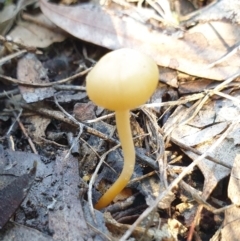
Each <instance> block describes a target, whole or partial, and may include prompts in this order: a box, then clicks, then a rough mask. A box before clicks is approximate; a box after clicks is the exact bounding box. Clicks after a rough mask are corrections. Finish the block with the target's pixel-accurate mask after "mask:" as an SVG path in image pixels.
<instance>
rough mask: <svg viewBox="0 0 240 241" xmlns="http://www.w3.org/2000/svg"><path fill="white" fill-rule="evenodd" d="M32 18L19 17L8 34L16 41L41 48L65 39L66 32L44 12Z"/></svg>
mask: <svg viewBox="0 0 240 241" xmlns="http://www.w3.org/2000/svg"><path fill="white" fill-rule="evenodd" d="M28 18H29V17H28ZM30 20H31V21H24V20H21V19H20V18H19V19H18V21H17V22H16V26H15V27H14V28H13V29H12V30H11V31H10V33H9V34H8V35H9V36H11V37H12V39H13V40H14V41H16V42H20V43H23V44H24V45H27V46H34V47H39V48H46V47H48V46H49V45H51V44H52V43H54V42H62V41H64V40H65V38H66V34H64V33H63V31H61V30H60V29H59V28H58V27H57V26H56V25H54V24H53V23H52V22H51V21H49V20H48V19H47V18H46V17H45V16H44V15H43V14H39V15H36V16H31V18H30Z"/></svg>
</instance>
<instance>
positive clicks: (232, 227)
mask: <svg viewBox="0 0 240 241" xmlns="http://www.w3.org/2000/svg"><path fill="white" fill-rule="evenodd" d="M204 2H206V6H205V5H202V3H203V1H187V0H186V1H184V0H181V1H170V0H169V1H167V0H164V1H151V0H146V1H143V2H142V1H137V2H134V1H102V2H101V3H99V2H97V1H91V2H87V3H80V2H79V3H76V1H66V0H63V1H61V3H52V2H47V1H46V0H41V1H39V2H38V3H37V2H34V1H25V0H19V1H18V2H17V4H15V3H11V4H9V5H8V6H5V5H4V6H3V9H2V10H1V12H0V34H1V36H0V67H1V68H0V80H1V82H0V87H1V88H0V89H1V93H0V100H1V112H0V133H1V142H0V213H1V215H0V240H4V241H9V240H19V241H21V240H53V241H54V240H64V241H65V240H69V241H75V240H80V241H81V240H104V241H105V240H110V241H111V240H120V241H124V240H144V241H148V240H156V241H166V240H169V241H170V240H188V241H191V240H219V241H220V240H222V241H223V240H238V237H239V235H240V234H239V229H238V228H237V227H238V219H239V216H240V212H239V200H240V193H239V177H238V176H239V174H238V173H239V165H240V162H239V160H240V159H239V153H240V148H239V146H240V88H239V87H240V84H239V76H240V71H239V54H238V50H239V41H240V36H239V33H240V31H239V28H240V27H239V19H240V17H239V9H240V5H239V2H238V1H237V0H231V1H229V0H228V1H227V0H221V1H204ZM69 5H71V6H69ZM237 9H238V11H237ZM22 10H23V12H22ZM220 10H221V11H220ZM41 11H42V12H41ZM20 12H21V14H19V13H20ZM176 16H177V17H176ZM93 19H94V21H93ZM57 26H58V27H57ZM59 27H60V28H59ZM69 34H70V35H69ZM71 35H72V36H71ZM73 36H74V37H73ZM120 47H131V48H135V49H138V50H141V51H143V52H145V53H147V54H149V55H151V56H152V57H153V58H154V59H155V61H156V62H157V63H158V65H159V70H160V81H159V85H158V87H157V89H156V91H155V93H154V95H153V96H152V98H151V100H150V101H149V102H148V103H146V104H145V105H143V106H140V107H139V108H137V109H135V110H133V111H132V112H131V119H130V121H131V127H132V133H133V138H134V145H135V148H136V159H137V164H136V166H135V169H134V174H133V176H132V178H131V180H130V182H129V184H128V186H127V187H126V188H125V189H124V190H123V191H122V192H121V193H120V194H119V195H118V196H117V197H116V198H115V199H114V201H113V203H112V204H111V205H109V206H108V207H106V208H105V209H103V210H102V211H101V212H100V211H97V210H95V209H94V208H93V206H94V204H95V203H96V202H97V200H98V199H99V198H100V197H101V196H102V194H103V193H105V191H106V189H107V188H108V187H109V186H111V184H112V183H113V182H114V181H115V180H116V178H117V176H118V174H119V173H120V172H121V170H122V160H123V157H122V151H121V148H120V144H119V139H118V135H117V133H116V127H115V119H114V118H113V117H114V113H111V112H109V111H107V110H105V109H103V108H100V107H97V106H95V105H94V104H93V103H92V102H91V101H90V100H89V98H88V96H87V94H86V89H85V78H86V75H87V73H88V72H89V71H90V70H91V68H92V66H93V65H94V64H95V63H96V62H97V61H98V60H99V59H100V58H101V57H102V56H103V55H104V54H105V53H107V52H109V51H111V50H114V49H118V48H120ZM109 71H111V70H109ZM13 237H16V239H14V238H13Z"/></svg>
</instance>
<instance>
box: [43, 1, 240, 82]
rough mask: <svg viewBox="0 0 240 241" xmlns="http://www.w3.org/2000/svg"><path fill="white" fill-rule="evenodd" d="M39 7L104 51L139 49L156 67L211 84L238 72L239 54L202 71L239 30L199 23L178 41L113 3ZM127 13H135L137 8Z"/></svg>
mask: <svg viewBox="0 0 240 241" xmlns="http://www.w3.org/2000/svg"><path fill="white" fill-rule="evenodd" d="M40 6H41V9H42V11H43V13H44V14H45V15H46V16H47V17H48V18H49V19H50V20H51V21H52V22H54V23H55V24H56V25H58V26H59V27H61V28H62V29H64V30H65V31H67V32H68V33H70V34H72V35H73V36H75V37H77V38H80V39H82V40H85V41H88V42H92V43H94V44H97V45H100V46H103V47H106V48H109V49H119V48H122V47H129V48H135V49H138V50H140V51H143V52H145V53H147V54H149V55H151V56H152V57H153V59H154V60H155V61H156V62H157V63H158V65H160V66H164V67H169V68H173V69H177V70H179V71H182V72H186V73H188V74H191V75H195V76H199V77H204V78H210V79H216V80H222V79H225V78H227V77H229V76H230V75H232V74H234V73H236V72H237V71H238V70H239V64H238V63H239V61H240V57H239V56H238V55H234V56H232V57H230V58H229V59H227V60H226V61H224V62H223V63H221V64H220V65H217V66H214V67H212V68H207V67H208V65H209V64H211V63H212V62H214V61H216V60H218V59H220V58H221V57H222V56H223V55H224V54H226V52H227V50H228V47H231V46H233V45H234V44H236V43H237V42H238V40H239V39H240V31H239V29H240V27H239V26H238V25H234V24H232V23H225V22H222V21H218V22H217V21H215V22H212V23H211V24H209V23H203V24H199V25H197V26H195V27H193V28H191V29H190V30H188V31H187V32H186V33H185V34H184V35H183V37H182V38H181V39H180V38H176V37H174V36H168V35H166V34H164V32H163V31H161V30H160V29H157V28H156V26H151V25H149V24H147V23H141V22H138V21H137V20H135V19H136V18H135V19H133V18H131V17H130V16H128V15H127V13H126V12H125V11H124V9H121V8H120V7H119V6H118V7H117V6H116V5H114V4H111V5H110V7H102V6H100V5H96V4H91V3H87V4H80V5H77V6H71V7H70V6H61V5H55V4H51V3H49V2H47V1H46V0H41V1H40ZM130 11H135V12H136V14H138V11H137V10H136V9H133V8H132V9H130ZM139 17H140V18H141V15H140V14H139ZM93 19H94V21H93ZM222 39H224V42H222ZM189 66H191V68H189Z"/></svg>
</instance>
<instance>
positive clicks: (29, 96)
mask: <svg viewBox="0 0 240 241" xmlns="http://www.w3.org/2000/svg"><path fill="white" fill-rule="evenodd" d="M17 76H18V79H19V80H22V81H24V82H26V83H29V84H31V83H35V84H37V83H44V82H45V83H46V82H47V83H48V82H49V80H48V75H47V70H46V69H45V68H44V67H43V66H42V64H41V62H40V61H39V60H38V59H37V58H36V56H35V55H34V54H27V55H26V56H24V57H23V58H22V59H21V60H19V61H18V68H17ZM19 89H20V92H21V94H22V97H23V99H24V100H25V101H26V102H27V103H32V102H36V101H39V100H43V99H46V98H49V97H51V96H53V94H54V93H55V90H54V89H53V88H52V87H41V88H40V87H28V86H21V85H19Z"/></svg>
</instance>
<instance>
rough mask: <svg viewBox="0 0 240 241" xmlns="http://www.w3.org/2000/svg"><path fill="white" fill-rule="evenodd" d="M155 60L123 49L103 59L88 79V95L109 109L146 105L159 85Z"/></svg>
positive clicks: (128, 108) (137, 52)
mask: <svg viewBox="0 0 240 241" xmlns="http://www.w3.org/2000/svg"><path fill="white" fill-rule="evenodd" d="M158 75H159V72H158V67H157V65H156V63H155V62H154V60H153V59H152V58H151V57H149V56H148V55H146V54H143V53H141V52H139V51H137V50H133V49H128V48H123V49H119V50H115V51H112V52H110V53H108V54H106V55H105V56H103V57H102V58H101V59H100V60H99V61H98V63H97V64H96V65H95V66H94V67H93V69H92V70H91V71H90V72H89V74H88V76H87V83H86V87H87V93H88V96H89V98H90V99H91V100H92V101H93V102H94V103H95V104H97V105H99V106H102V107H104V108H106V109H109V110H115V111H117V110H130V109H133V108H136V107H137V106H139V105H142V104H144V103H145V102H146V101H147V100H148V99H149V98H150V96H151V95H152V94H153V92H154V90H155V89H156V86H157V83H158Z"/></svg>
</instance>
